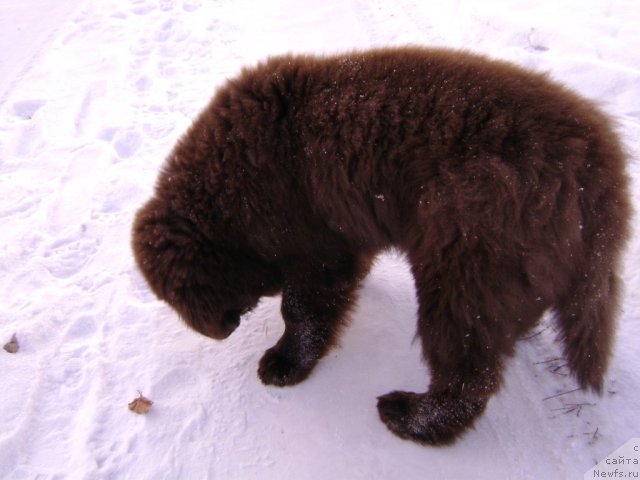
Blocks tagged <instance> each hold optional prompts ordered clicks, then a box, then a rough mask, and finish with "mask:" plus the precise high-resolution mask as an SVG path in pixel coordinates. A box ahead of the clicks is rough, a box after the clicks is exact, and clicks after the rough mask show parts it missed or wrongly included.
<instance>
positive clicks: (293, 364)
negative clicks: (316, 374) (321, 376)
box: [258, 347, 311, 387]
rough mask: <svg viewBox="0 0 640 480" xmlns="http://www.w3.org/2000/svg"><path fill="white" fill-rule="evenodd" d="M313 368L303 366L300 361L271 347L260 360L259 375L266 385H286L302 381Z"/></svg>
mask: <svg viewBox="0 0 640 480" xmlns="http://www.w3.org/2000/svg"><path fill="white" fill-rule="evenodd" d="M310 372H311V368H305V367H303V366H302V365H301V364H300V362H299V361H296V360H295V359H292V358H290V357H289V356H286V355H284V354H282V353H281V352H280V351H279V350H278V349H276V348H275V347H274V348H270V349H269V350H267V351H266V352H265V354H264V355H263V356H262V359H261V360H260V366H259V367H258V376H259V377H260V380H262V383H264V384H265V385H275V386H277V387H285V386H287V385H295V384H296V383H300V382H301V381H303V380H304V379H305V378H307V377H308V376H309V373H310Z"/></svg>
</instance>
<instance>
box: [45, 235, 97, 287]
mask: <svg viewBox="0 0 640 480" xmlns="http://www.w3.org/2000/svg"><path fill="white" fill-rule="evenodd" d="M99 246H100V240H99V239H96V238H84V237H80V238H62V239H59V240H56V241H54V242H53V243H52V244H51V245H50V246H49V248H48V249H47V250H46V251H45V253H44V259H45V266H46V268H47V270H49V273H51V275H53V276H54V277H56V278H60V279H65V278H69V277H72V276H73V275H75V274H76V273H78V272H80V271H81V270H82V268H83V267H84V266H85V265H86V264H87V263H88V262H89V260H91V259H92V258H93V256H94V255H95V254H96V252H97V251H98V247H99Z"/></svg>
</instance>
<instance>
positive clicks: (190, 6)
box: [182, 0, 202, 12]
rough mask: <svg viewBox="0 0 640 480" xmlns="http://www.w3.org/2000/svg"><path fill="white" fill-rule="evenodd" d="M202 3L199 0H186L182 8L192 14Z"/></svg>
mask: <svg viewBox="0 0 640 480" xmlns="http://www.w3.org/2000/svg"><path fill="white" fill-rule="evenodd" d="M201 5H202V2H201V1H200V0H186V1H185V2H184V3H183V4H182V8H183V9H184V11H185V12H194V11H196V10H197V9H199V8H200V6H201Z"/></svg>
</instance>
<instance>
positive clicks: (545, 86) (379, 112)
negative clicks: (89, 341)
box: [133, 48, 630, 445]
mask: <svg viewBox="0 0 640 480" xmlns="http://www.w3.org/2000/svg"><path fill="white" fill-rule="evenodd" d="M624 163H625V158H624V153H623V151H622V149H621V146H620V143H619V142H618V140H617V138H616V135H615V134H614V131H613V128H612V125H611V122H610V121H609V120H608V119H607V118H606V117H605V116H604V115H603V114H602V113H600V112H599V111H598V109H597V108H595V107H594V106H593V104H592V103H590V102H589V101H587V100H585V99H583V98H581V97H579V96H578V95H576V94H574V93H572V92H571V91H569V90H567V89H566V88H564V87H562V86H560V85H558V84H556V83H553V82H552V81H550V80H549V79H547V78H546V77H545V76H544V75H541V74H538V73H533V72H529V71H526V70H523V69H521V68H518V67H516V66H514V65H511V64H508V63H504V62H497V61H491V60H489V59H486V58H484V57H481V56H477V55H472V54H467V53H461V52H455V51H449V50H440V49H420V48H399V49H382V50H374V51H367V52H355V53H351V54H345V55H340V56H334V57H326V58H323V57H313V56H284V57H277V58H272V59H270V60H268V61H266V62H265V63H262V64H260V65H258V66H256V67H255V68H250V69H245V70H244V71H243V72H242V73H241V74H240V75H239V76H238V77H237V78H234V79H232V80H230V81H228V83H227V84H226V85H225V86H224V87H223V88H221V89H220V90H219V91H218V92H217V94H216V95H215V96H214V98H213V99H212V101H211V103H210V104H209V105H208V106H207V107H206V108H205V109H204V111H203V112H202V113H201V114H200V116H199V118H198V119H197V120H196V121H195V122H194V123H193V126H192V127H191V128H190V129H189V131H188V132H187V133H186V135H185V136H184V137H183V138H182V139H181V140H180V141H179V142H178V144H177V145H176V147H175V149H174V150H173V152H172V153H171V154H170V155H169V157H168V159H167V160H166V163H165V165H164V168H163V169H162V172H161V173H160V175H159V178H158V181H157V185H156V190H155V194H154V196H153V198H151V199H150V200H149V202H148V203H147V204H146V205H145V206H144V207H143V208H142V209H141V210H140V211H139V212H138V214H137V217H136V220H135V224H134V227H133V250H134V253H135V258H136V260H137V263H138V265H139V267H140V270H141V271H142V273H143V274H144V276H145V278H146V280H147V281H148V283H149V285H150V287H151V289H152V290H153V291H154V292H155V293H156V294H157V296H158V297H159V298H161V299H163V300H165V301H166V302H167V303H168V304H169V305H171V306H172V307H173V308H174V309H175V310H176V311H177V312H178V313H179V315H180V316H181V317H182V319H183V320H184V321H185V322H186V323H187V325H189V326H190V327H192V328H193V329H195V330H196V331H198V332H200V333H202V334H204V335H207V336H210V337H212V338H215V339H222V338H225V337H227V336H228V335H229V334H231V332H233V330H234V329H235V328H236V327H237V325H238V323H239V321H240V317H241V315H242V314H243V313H244V312H246V311H247V310H248V309H251V308H252V307H253V306H255V305H256V303H257V302H258V300H259V298H260V297H261V296H264V295H275V294H278V293H281V294H282V316H283V318H284V322H285V325H286V328H285V332H284V334H283V336H282V338H281V339H280V340H279V341H278V343H277V344H276V345H275V346H274V347H273V348H271V349H269V350H268V351H267V352H266V353H265V355H264V356H263V358H262V360H261V361H260V366H259V371H258V373H259V376H260V378H261V379H262V381H263V382H264V383H265V384H272V385H278V386H284V385H293V384H296V383H298V382H300V381H302V380H304V379H305V378H306V377H307V376H308V375H309V374H310V372H311V371H312V369H313V367H314V366H315V365H316V363H317V362H318V360H319V359H320V358H321V357H322V356H323V355H325V354H326V353H327V351H328V349H329V348H330V347H331V345H332V344H333V343H334V342H335V341H336V338H337V336H338V334H339V331H340V327H341V326H342V325H343V324H344V322H345V318H346V316H347V314H348V311H349V309H350V307H352V305H353V303H354V301H355V297H356V292H357V289H358V284H359V283H360V281H361V280H362V279H363V278H364V277H365V275H366V274H367V271H368V268H369V266H370V264H371V262H372V259H373V258H374V257H375V255H376V254H377V253H378V252H380V251H381V250H383V249H386V248H389V247H396V248H398V249H400V250H401V251H403V252H405V254H406V257H407V259H408V261H409V262H410V264H411V270H412V273H413V276H414V278H415V287H416V293H417V298H418V302H419V311H418V312H417V316H418V335H419V338H420V339H421V341H422V347H423V351H424V358H425V360H426V361H427V362H428V364H429V366H430V369H431V381H430V385H429V389H428V391H427V392H426V393H407V392H393V393H390V394H388V395H385V396H382V397H380V398H379V399H378V410H379V413H380V417H381V419H382V420H383V421H384V422H385V424H386V425H387V426H388V427H389V429H391V430H392V431H393V432H394V433H396V434H397V435H399V436H401V437H403V438H409V439H413V440H416V441H419V442H423V443H427V444H433V445H437V444H446V443H449V442H451V441H453V440H454V439H455V438H457V437H458V436H459V435H460V434H461V433H462V432H464V431H465V430H466V429H467V428H468V427H469V426H470V425H471V424H472V423H473V421H474V420H475V419H476V418H477V417H478V416H479V415H481V413H482V412H483V410H484V409H485V406H486V404H487V401H488V400H489V398H490V397H491V395H492V394H493V393H495V392H496V390H497V389H498V388H499V385H500V382H501V372H502V369H503V364H504V362H505V361H506V360H507V359H508V357H509V356H510V355H512V354H513V351H514V345H515V343H516V341H517V340H518V339H519V338H520V337H522V335H523V334H524V333H525V332H527V331H528V330H529V329H530V328H531V327H532V326H533V325H534V324H535V323H536V321H537V320H538V319H539V317H540V316H541V314H542V313H543V312H544V311H545V310H546V309H549V308H551V309H553V310H554V311H555V313H556V317H557V322H558V325H559V328H560V331H561V337H562V340H563V342H564V348H565V353H566V356H567V361H568V365H569V367H570V369H571V371H572V372H573V373H574V374H575V377H576V379H577V381H578V383H579V384H580V385H581V386H582V387H590V388H591V389H593V390H595V391H600V390H601V388H602V382H603V374H604V372H605V369H606V367H607V360H608V358H609V355H610V350H611V344H612V337H613V334H614V317H615V313H616V305H617V301H618V295H619V281H618V277H617V275H616V267H617V263H618V260H619V257H620V251H621V248H622V247H623V245H624V241H625V238H626V236H627V219H628V216H629V211H630V206H629V201H628V198H627V179H626V177H625V173H624Z"/></svg>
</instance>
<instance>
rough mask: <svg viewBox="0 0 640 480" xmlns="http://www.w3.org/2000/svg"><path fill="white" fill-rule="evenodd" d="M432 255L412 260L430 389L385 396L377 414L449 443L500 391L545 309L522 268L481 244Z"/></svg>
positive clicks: (400, 430) (393, 426) (403, 430)
mask: <svg viewBox="0 0 640 480" xmlns="http://www.w3.org/2000/svg"><path fill="white" fill-rule="evenodd" d="M430 258H431V261H430V262H427V260H429V258H424V257H423V256H416V257H414V258H411V262H412V270H413V274H414V277H415V282H416V290H417V295H418V301H419V319H418V335H419V337H420V338H421V340H422V346H423V354H424V358H425V360H426V361H427V362H428V364H429V366H430V369H431V374H432V377H431V384H430V387H429V390H428V392H427V393H409V392H393V393H390V394H388V395H384V396H382V397H380V398H379V399H378V411H379V414H380V417H381V419H382V421H383V422H384V423H385V424H386V425H387V427H388V428H389V429H390V430H391V431H393V432H394V433H395V434H396V435H398V436H400V437H402V438H407V439H411V440H414V441H418V442H420V443H426V444H430V445H442V444H448V443H451V442H453V441H454V440H455V439H456V438H457V437H458V436H459V435H460V434H462V433H463V432H464V431H465V430H466V429H467V428H469V427H470V426H471V425H472V424H473V422H474V421H475V419H476V418H478V417H479V416H480V415H481V414H482V412H483V411H484V409H485V407H486V405H487V402H488V400H489V398H490V397H491V395H492V394H493V393H495V392H496V391H497V390H498V388H499V385H500V382H501V372H502V364H503V361H504V360H505V358H506V357H508V356H509V355H510V354H512V353H513V349H514V344H515V342H516V340H517V337H518V335H519V334H520V333H521V332H522V331H523V330H526V328H527V327H528V326H530V325H531V324H533V323H534V322H535V321H536V320H537V319H538V317H539V315H540V314H541V313H542V311H543V310H544V306H543V305H541V304H539V303H540V302H536V301H535V297H534V298H533V299H532V300H531V299H530V297H531V296H528V295H523V290H524V289H526V283H525V281H524V280H523V279H522V275H521V274H519V272H518V271H517V270H516V269H515V268H512V267H510V266H509V265H510V264H509V263H508V262H502V263H501V262H500V260H499V259H495V258H492V253H491V251H490V250H489V249H486V248H483V247H482V246H481V245H478V246H475V247H473V248H468V247H467V246H464V245H463V244H462V242H460V244H458V245H453V246H451V247H450V248H449V251H448V252H447V253H446V254H443V255H442V256H440V258H439V259H438V258H437V257H432V256H431V255H430ZM423 260H424V261H423Z"/></svg>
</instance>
